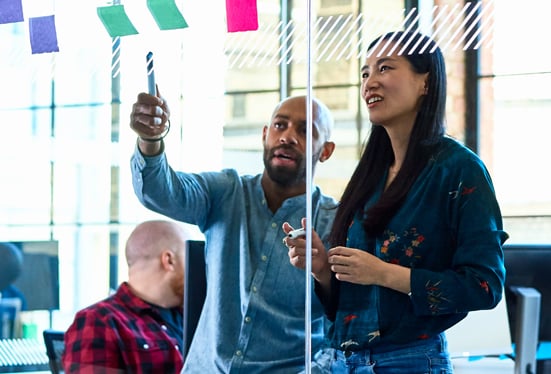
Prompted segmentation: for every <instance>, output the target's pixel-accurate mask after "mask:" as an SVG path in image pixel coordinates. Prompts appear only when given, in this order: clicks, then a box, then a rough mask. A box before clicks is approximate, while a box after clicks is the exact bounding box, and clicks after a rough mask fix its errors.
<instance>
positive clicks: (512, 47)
mask: <svg viewBox="0 0 551 374" xmlns="http://www.w3.org/2000/svg"><path fill="white" fill-rule="evenodd" d="M23 3H24V11H25V17H26V18H28V17H31V16H39V15H45V14H55V21H56V28H57V37H58V43H59V52H55V53H43V54H32V53H31V49H30V46H29V35H28V24H27V21H25V22H18V23H12V24H1V25H0V53H1V55H2V59H1V61H0V81H1V83H2V86H3V89H4V94H3V95H2V100H0V114H1V118H2V121H1V124H0V129H1V131H2V135H3V137H4V140H3V142H2V143H3V144H2V147H0V160H1V161H0V162H1V169H2V174H3V176H2V194H0V241H6V242H7V241H9V242H24V243H26V242H55V243H56V251H57V253H56V254H55V255H56V256H57V259H58V263H59V274H58V275H59V288H58V292H59V306H58V307H55V308H52V310H32V311H27V312H26V313H24V315H23V317H24V323H26V324H33V325H36V326H37V329H36V331H38V334H37V335H38V336H37V337H38V338H40V333H39V332H40V330H42V329H44V328H47V327H52V328H56V329H61V330H63V329H65V328H66V327H67V326H68V324H69V323H70V322H71V320H72V317H73V315H74V313H75V312H76V311H77V310H78V309H80V308H82V307H85V306H87V305H89V304H91V303H93V302H95V301H98V300H100V299H102V298H104V297H106V296H107V295H108V294H109V292H110V290H112V289H115V288H116V287H117V286H118V284H119V283H120V282H122V281H124V280H125V279H126V263H125V259H124V244H125V240H126V238H127V236H128V234H129V233H130V231H131V230H132V229H133V227H134V226H135V225H136V224H137V223H139V222H141V221H143V220H146V219H152V218H160V217H159V216H157V215H156V214H154V213H152V212H150V211H148V210H147V209H145V208H144V207H142V206H141V205H140V203H139V202H138V201H137V199H136V197H135V195H134V192H133V190H132V186H131V176H130V168H129V160H130V156H131V154H132V152H133V150H134V147H135V141H136V136H135V134H134V132H133V131H132V130H131V129H130V128H129V114H130V110H131V106H132V103H133V102H134V100H135V99H136V96H137V94H138V93H139V92H142V91H146V90H147V81H146V67H145V56H146V53H147V52H148V51H153V52H154V54H155V73H156V78H157V83H158V85H159V89H160V92H161V94H162V96H163V97H164V98H165V99H166V100H168V102H169V105H170V107H171V123H172V127H171V130H170V133H169V134H168V136H167V138H166V152H167V156H168V158H169V161H170V163H171V164H172V166H173V167H174V168H175V169H181V170H187V171H201V170H219V169H221V168H225V167H232V168H236V169H238V170H239V171H241V172H242V173H256V172H259V171H261V170H262V152H261V151H262V148H261V147H262V144H261V132H262V126H263V125H265V124H266V123H268V121H269V119H270V114H271V111H272V108H273V106H274V105H275V103H276V102H278V101H279V100H280V98H282V97H285V96H287V95H293V94H304V93H306V89H307V81H308V80H307V78H308V64H307V33H306V26H307V16H306V12H307V7H306V3H307V2H306V1H299V0H289V1H284V0H258V3H257V4H258V13H259V29H258V30H257V31H248V32H238V33H228V32H227V30H226V25H225V6H224V2H223V1H222V0H216V1H209V2H203V1H183V0H181V1H180V0H176V5H177V6H178V8H179V9H180V11H181V12H182V15H183V16H184V18H185V19H186V21H187V23H188V25H189V27H187V28H185V29H178V30H165V31H161V30H159V28H158V27H157V26H156V24H155V22H154V20H153V19H152V17H151V14H149V13H148V11H147V6H146V4H145V1H140V2H138V1H132V2H130V1H128V2H124V3H123V4H124V6H125V9H126V11H127V14H128V15H129V18H130V19H131V20H132V21H133V22H134V25H135V26H136V28H137V29H138V30H139V34H137V35H130V36H124V37H120V38H111V37H110V36H109V35H108V33H107V31H106V30H105V28H104V27H103V25H102V23H101V21H100V20H99V18H98V16H97V13H96V8H97V7H98V6H102V5H105V4H102V3H100V2H98V1H84V0H81V1H78V2H75V1H70V0H51V1H38V0H37V1H32V0H26V1H23ZM550 11H551V3H550V2H548V1H545V0H525V1H523V2H518V1H486V0H484V1H474V2H464V1H450V0H434V1H424V0H419V1H409V0H405V1H404V0H385V1H374V0H316V1H313V13H314V16H313V19H314V22H313V24H314V27H313V29H312V33H313V43H312V45H313V49H312V52H313V53H312V61H311V67H312V72H311V74H312V91H313V94H314V95H315V96H317V97H319V98H321V99H322V100H323V101H325V102H326V103H327V105H328V106H329V108H330V109H331V110H332V112H333V114H334V117H335V119H336V125H335V130H334V135H333V140H334V141H335V142H336V143H337V148H336V151H335V154H334V155H333V157H332V158H331V159H330V160H329V161H327V162H325V163H323V164H320V165H318V166H317V170H316V176H315V181H316V183H318V184H319V185H320V186H321V187H322V189H323V190H324V191H325V192H326V193H329V194H332V195H333V196H335V197H336V198H339V197H340V193H341V192H342V190H343V188H344V185H345V184H346V182H347V180H348V178H349V177H350V175H351V173H352V170H353V168H354V166H355V165H356V162H357V160H358V156H359V153H360V151H361V149H362V145H363V142H364V140H365V139H366V136H367V134H368V131H369V126H370V125H369V118H368V115H367V112H366V110H365V104H364V103H363V102H362V101H361V99H360V95H359V82H360V73H359V70H360V67H361V65H362V63H363V59H364V56H365V48H366V45H367V44H368V43H369V41H370V40H371V39H373V38H374V37H376V36H378V35H379V34H381V33H382V32H385V31H393V30H397V29H405V28H407V27H410V26H411V27H413V29H420V30H421V31H423V32H428V33H431V34H434V36H435V39H437V40H441V42H440V46H441V48H442V49H443V52H444V55H445V58H446V63H447V68H448V79H449V88H448V90H449V96H448V107H447V129H448V132H449V134H450V135H451V136H453V137H456V138H458V139H459V140H460V141H462V142H464V143H465V144H467V145H468V146H469V147H470V148H471V149H473V150H474V151H475V152H477V153H478V154H479V155H480V156H481V157H482V159H483V160H484V162H485V163H486V165H487V166H488V168H489V171H490V173H491V176H492V178H493V181H494V184H495V188H496V193H497V196H498V199H499V202H500V204H501V208H502V213H503V215H504V224H505V229H506V231H507V232H508V233H509V234H510V239H509V241H508V243H522V244H549V243H551V191H550V189H549V186H550V184H551V173H549V167H548V165H547V164H548V162H549V160H551V147H549V139H551V122H550V121H551V120H550V118H551V90H550V89H549V87H551V59H549V57H548V54H549V47H548V40H547V35H550V34H551V24H550V23H549V21H548V14H550ZM192 229H193V228H192ZM194 235H196V237H197V238H201V234H200V233H199V232H198V231H194ZM34 286H35V287H36V289H37V290H40V287H42V283H40V282H36V283H35V285H34ZM45 292H46V291H45Z"/></svg>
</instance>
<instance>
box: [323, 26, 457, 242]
mask: <svg viewBox="0 0 551 374" xmlns="http://www.w3.org/2000/svg"><path fill="white" fill-rule="evenodd" d="M390 39H392V41H395V42H397V43H398V44H399V45H400V47H398V48H397V49H396V50H395V51H396V52H398V51H400V50H401V49H402V48H403V47H404V46H405V48H404V52H403V54H402V55H403V56H404V57H405V58H406V59H407V60H408V61H409V63H410V64H411V66H412V68H413V70H414V71H415V72H417V73H420V74H424V73H429V74H428V81H427V94H426V95H425V96H424V98H423V101H422V103H421V106H420V109H419V112H418V113H417V117H416V119H415V123H414V125H413V129H412V132H411V137H410V140H409V144H408V150H407V153H406V155H405V160H404V163H403V164H402V166H401V168H400V171H399V172H398V175H397V176H396V178H395V179H394V181H393V182H392V183H391V184H390V186H389V187H388V188H387V189H386V190H385V191H384V192H383V194H382V195H381V197H380V199H379V200H378V201H377V202H376V203H375V204H374V205H373V206H371V208H369V210H368V211H367V212H366V213H367V218H366V219H365V220H364V228H365V231H366V233H367V235H368V236H373V235H377V234H380V233H382V232H383V230H384V229H385V227H386V226H387V224H388V222H389V221H390V219H391V218H392V217H393V216H394V214H395V213H396V211H397V210H398V209H399V208H400V206H401V204H402V203H403V201H404V199H405V197H406V195H407V193H408V191H409V189H410V188H411V186H412V184H413V183H414V182H415V180H416V179H417V177H418V176H419V174H420V173H421V171H422V170H423V168H424V167H425V166H426V164H427V162H428V161H429V159H430V157H431V155H432V154H433V152H434V149H435V147H437V145H438V143H439V142H440V140H441V139H442V138H443V136H444V131H445V130H444V120H445V110H446V67H445V63H444V57H443V56H442V52H441V51H440V48H438V47H437V46H436V44H435V42H434V41H433V40H432V39H431V38H429V37H427V36H425V35H422V34H420V33H417V32H415V33H406V32H402V31H396V32H389V33H387V34H384V35H382V36H380V37H378V38H377V39H375V40H374V41H373V42H372V43H371V44H370V46H369V48H368V51H370V50H371V49H372V48H374V47H375V46H376V45H377V44H378V43H379V41H381V45H383V44H382V43H385V42H386V41H388V40H390ZM386 51H390V48H387V49H386ZM393 161H394V153H393V151H392V147H391V144H390V139H389V137H388V134H387V132H386V130H385V129H384V128H383V127H382V126H372V129H371V133H370V135H369V138H368V141H367V144H366V146H365V149H364V151H363V153H362V156H361V158H360V161H359V162H358V165H357V166H356V170H355V171H354V173H353V174H352V177H351V179H350V181H349V182H348V185H347V186H346V188H345V190H344V193H343V195H342V198H341V202H340V205H339V208H338V210H337V213H336V217H335V221H334V223H333V227H332V230H331V237H330V240H331V244H332V245H333V246H335V245H344V244H345V243H346V237H347V232H348V227H349V226H350V223H351V222H352V219H353V218H354V215H355V214H356V213H357V212H358V211H363V209H364V205H365V203H366V202H367V200H368V199H369V197H370V196H371V195H372V194H373V193H374V192H375V191H376V189H377V187H378V186H380V183H381V180H382V178H383V176H384V174H385V172H386V170H387V169H388V168H389V166H390V165H391V164H392V163H393Z"/></svg>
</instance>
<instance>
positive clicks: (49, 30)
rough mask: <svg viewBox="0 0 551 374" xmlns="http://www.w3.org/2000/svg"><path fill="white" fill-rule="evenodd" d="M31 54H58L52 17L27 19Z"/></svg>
mask: <svg viewBox="0 0 551 374" xmlns="http://www.w3.org/2000/svg"><path fill="white" fill-rule="evenodd" d="M29 34H30V37H31V50H32V53H33V54H35V53H49V52H59V47H58V45H57V34H56V31H55V19H54V16H53V15H51V16H44V17H32V18H29Z"/></svg>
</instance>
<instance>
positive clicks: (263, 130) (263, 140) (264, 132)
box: [262, 125, 268, 143]
mask: <svg viewBox="0 0 551 374" xmlns="http://www.w3.org/2000/svg"><path fill="white" fill-rule="evenodd" d="M266 136H268V126H266V125H264V127H263V128H262V143H264V142H265V141H266Z"/></svg>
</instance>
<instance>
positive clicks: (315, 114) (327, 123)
mask: <svg viewBox="0 0 551 374" xmlns="http://www.w3.org/2000/svg"><path fill="white" fill-rule="evenodd" d="M307 99H308V98H307V97H306V95H300V96H291V97H288V98H286V99H284V100H282V101H281V102H280V103H279V104H278V105H277V106H276V107H275V108H274V111H273V113H272V118H274V116H275V115H276V114H277V112H278V111H279V109H280V108H281V106H282V105H283V104H285V103H291V102H300V103H302V104H301V105H303V106H304V108H306V101H307ZM305 110H306V109H305ZM312 121H313V122H314V126H315V128H316V129H317V131H318V133H319V134H320V140H321V141H322V142H326V141H328V140H330V139H331V131H332V130H333V125H334V121H333V116H332V114H331V111H330V110H329V108H328V107H327V106H326V105H325V104H324V103H323V102H321V100H319V99H317V98H315V97H313V98H312Z"/></svg>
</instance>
